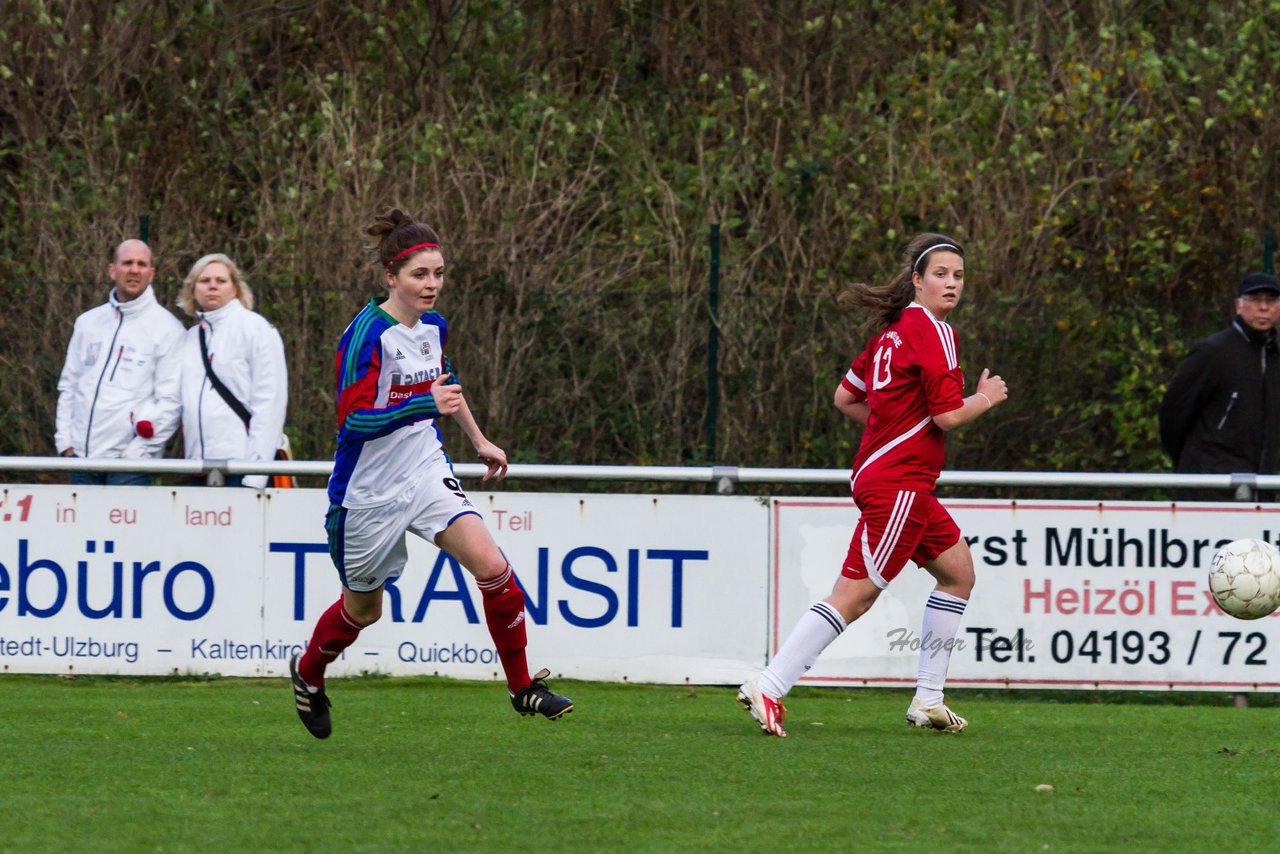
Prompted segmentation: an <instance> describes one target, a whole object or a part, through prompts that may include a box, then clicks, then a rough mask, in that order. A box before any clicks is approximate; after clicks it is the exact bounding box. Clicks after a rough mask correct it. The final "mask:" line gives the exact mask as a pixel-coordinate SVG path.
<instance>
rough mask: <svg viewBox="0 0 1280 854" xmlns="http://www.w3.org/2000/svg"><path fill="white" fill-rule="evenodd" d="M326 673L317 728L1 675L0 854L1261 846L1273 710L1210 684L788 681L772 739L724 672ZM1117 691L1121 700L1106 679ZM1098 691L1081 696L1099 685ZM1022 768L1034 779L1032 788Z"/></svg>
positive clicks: (109, 688) (212, 706) (252, 702)
mask: <svg viewBox="0 0 1280 854" xmlns="http://www.w3.org/2000/svg"><path fill="white" fill-rule="evenodd" d="M552 684H553V686H554V687H556V688H558V689H561V690H563V691H565V693H568V694H569V695H570V696H572V697H573V698H574V700H575V701H576V703H577V709H576V710H575V712H574V713H573V714H572V715H570V716H569V717H568V718H566V719H565V720H562V721H557V722H548V721H545V720H543V719H541V718H538V719H534V718H521V717H518V716H517V715H515V713H514V712H512V711H511V708H510V706H509V705H508V704H507V700H506V693H505V691H504V686H501V685H500V684H497V683H476V682H457V681H450V680H445V679H438V678H397V679H388V678H382V679H378V678H365V679H349V680H333V681H332V682H331V684H330V693H331V695H332V697H333V700H334V710H333V712H334V727H335V731H334V735H333V737H332V738H331V739H329V740H328V741H325V742H319V741H316V740H314V739H312V738H311V737H310V736H309V735H308V734H307V733H306V732H305V730H303V728H302V726H301V725H300V724H299V723H298V721H297V719H296V717H295V716H294V713H293V708H292V700H291V696H290V691H289V688H288V686H287V685H286V684H285V682H283V681H282V680H274V679H262V680H258V679H243V680H241V679H215V680H211V681H202V680H142V681H135V680H118V679H95V678H83V677H82V678H79V679H74V680H62V679H58V678H54V677H32V676H13V675H9V676H4V677H0V709H2V710H3V712H2V714H3V718H2V721H0V761H2V763H3V764H2V766H0V805H2V806H0V815H3V820H2V821H0V826H2V829H0V850H4V851H22V852H28V851H55V850H56V851H65V850H73V851H78V850H104V851H108V850H114V851H197V850H200V851H256V850H287V851H342V850H352V849H355V850H368V851H387V850H404V851H409V850H412V851H423V850H432V851H516V850H526V851H532V852H539V851H545V850H569V851H618V850H623V849H627V850H642V851H656V850H676V849H703V850H735V851H742V850H746V851H757V850H766V849H772V850H775V851H778V850H783V851H788V850H798V851H805V850H832V851H835V850H842V851H847V850H850V849H853V850H859V849H868V848H870V849H903V850H905V849H908V848H911V849H921V848H925V849H931V848H937V849H948V848H951V849H954V848H960V849H967V850H984V851H985V850H1009V851H1033V850H1034V851H1043V850H1051V851H1061V850H1078V851H1096V850H1101V849H1112V850H1121V849H1137V850H1170V851H1173V850H1200V851H1203V850H1210V849H1213V848H1221V849H1223V850H1228V849H1229V850H1249V849H1254V850H1264V849H1267V848H1270V847H1271V846H1272V845H1274V843H1275V839H1276V800H1275V799H1276V791H1277V782H1278V781H1280V726H1278V724H1280V708H1277V706H1276V703H1275V702H1274V698H1273V697H1265V698H1263V697H1255V700H1261V701H1263V702H1264V703H1265V706H1264V707H1257V706H1254V707H1251V708H1245V709H1237V708H1232V707H1231V706H1230V703H1229V698H1226V697H1222V696H1217V697H1205V696H1200V697H1188V696H1185V695H1161V696H1159V697H1154V696H1152V695H1142V696H1134V695H1130V696H1119V697H1118V700H1119V701H1118V702H1110V703H1099V702H1093V701H1090V699H1089V698H1088V697H1085V696H1082V695H1073V696H1067V697H1064V696H1063V695H1061V694H1055V695H1037V694H1034V693H1031V692H1024V693H1022V694H1021V695H1018V696H1011V695H1009V694H1001V693H995V694H992V693H985V694H980V693H973V692H970V693H964V692H953V693H952V694H951V695H949V699H950V700H951V702H952V705H953V706H955V708H956V709H957V710H958V711H959V712H960V713H961V714H963V715H966V716H967V717H968V718H969V720H970V722H971V724H970V728H969V730H968V731H967V732H965V733H963V734H961V735H958V736H957V735H944V734H940V733H933V732H922V731H915V730H912V729H911V728H909V727H908V726H907V725H906V724H905V723H904V722H903V719H902V715H903V712H904V711H905V709H906V705H907V702H908V700H909V694H908V692H906V691H872V690H839V689H815V688H805V689H799V690H797V691H796V692H793V694H792V696H791V697H790V698H789V700H788V706H789V715H788V721H787V724H788V727H789V730H790V732H791V736H790V737H789V738H786V739H772V738H764V737H762V736H760V735H759V734H758V731H757V730H756V729H755V726H754V723H753V722H752V721H751V720H750V719H749V718H748V716H747V715H746V714H745V713H744V712H743V711H742V710H741V708H740V707H739V706H738V705H737V704H736V703H735V702H734V693H733V691H732V690H731V689H729V688H719V687H674V686H653V685H613V684H598V683H582V682H577V683H574V682H565V681H555V682H553V683H552ZM1113 696H1115V695H1113ZM1095 699H1096V698H1095ZM1039 784H1048V785H1051V786H1053V787H1054V789H1053V791H1037V790H1036V787H1037V785H1039Z"/></svg>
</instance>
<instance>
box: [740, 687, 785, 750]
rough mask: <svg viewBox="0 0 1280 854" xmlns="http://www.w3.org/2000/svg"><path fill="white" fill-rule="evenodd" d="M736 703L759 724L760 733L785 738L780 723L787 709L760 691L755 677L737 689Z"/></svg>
mask: <svg viewBox="0 0 1280 854" xmlns="http://www.w3.org/2000/svg"><path fill="white" fill-rule="evenodd" d="M738 702H739V703H741V704H742V705H743V706H744V707H745V708H746V710H747V712H749V713H750V715H751V717H753V718H755V719H756V723H758V724H760V732H762V733H764V734H765V735H776V736H778V737H779V738H786V737H787V731H786V730H785V729H783V728H782V722H783V720H785V719H786V717H787V708H786V706H784V705H782V703H781V702H779V701H778V700H775V699H774V698H772V697H770V696H769V695H768V694H766V693H764V692H763V691H761V690H760V685H759V683H758V682H757V681H756V677H754V676H752V677H751V678H750V679H748V680H747V681H746V682H743V683H742V687H741V688H739V689H738Z"/></svg>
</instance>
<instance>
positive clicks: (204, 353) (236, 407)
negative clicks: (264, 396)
mask: <svg viewBox="0 0 1280 854" xmlns="http://www.w3.org/2000/svg"><path fill="white" fill-rule="evenodd" d="M200 361H202V362H204V372H205V375H206V376H208V377H209V384H210V385H212V386H213V390H214V391H216V392H217V393H218V396H219V397H221V398H222V399H223V400H224V401H226V403H227V406H230V407H231V411H232V412H234V413H235V414H236V415H239V416H240V420H241V421H243V422H244V430H245V432H246V433H248V432H249V419H250V418H252V417H253V416H252V415H251V414H250V413H249V408H248V407H247V406H245V405H244V404H243V403H241V402H240V401H239V400H238V399H237V398H236V396H235V395H234V394H232V393H231V389H229V388H227V387H226V385H225V384H223V382H222V380H220V379H218V375H217V374H215V373H214V372H213V363H212V360H211V359H210V358H209V345H208V344H207V343H205V340H204V323H203V322H201V324H200Z"/></svg>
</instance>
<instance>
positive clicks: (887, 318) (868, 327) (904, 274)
mask: <svg viewBox="0 0 1280 854" xmlns="http://www.w3.org/2000/svg"><path fill="white" fill-rule="evenodd" d="M942 248H946V249H947V250H948V251H950V252H955V253H956V254H957V255H959V256H960V257H961V258H963V257H964V249H963V248H962V247H961V246H960V244H959V243H957V242H956V241H955V240H953V239H952V238H950V237H948V236H947V235H945V234H934V233H929V232H926V233H924V234H917V235H916V236H915V237H913V238H911V242H910V243H908V244H907V248H906V250H904V251H903V253H902V267H901V269H899V270H898V273H897V275H895V276H894V277H893V278H892V279H890V280H889V281H887V282H885V283H884V284H883V285H868V284H866V283H864V282H858V283H856V284H853V285H850V286H849V287H847V288H845V289H844V291H842V292H841V293H840V295H839V296H838V297H836V304H837V305H839V306H840V307H841V308H850V309H853V310H855V311H858V312H861V313H865V315H866V319H865V320H863V321H862V323H861V324H860V325H859V327H858V330H859V331H860V332H861V333H863V334H864V335H874V334H877V333H880V332H883V331H884V330H885V329H886V328H887V327H888V326H889V325H890V324H892V323H893V322H894V321H896V320H897V319H898V318H899V317H901V316H902V310H903V309H904V308H906V307H907V306H908V305H910V304H911V301H912V300H913V299H915V298H916V288H915V283H914V281H913V280H912V278H911V274H912V273H914V272H916V271H917V269H918V268H919V265H920V262H921V261H923V260H924V258H925V256H926V255H928V254H929V253H930V252H932V251H933V250H935V249H942Z"/></svg>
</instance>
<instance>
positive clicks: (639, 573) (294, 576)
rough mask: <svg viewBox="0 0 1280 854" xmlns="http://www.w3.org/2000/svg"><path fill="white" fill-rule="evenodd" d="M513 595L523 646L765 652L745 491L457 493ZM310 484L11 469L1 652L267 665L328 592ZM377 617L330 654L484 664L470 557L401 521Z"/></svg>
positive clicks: (483, 673) (701, 657) (758, 561)
mask: <svg viewBox="0 0 1280 854" xmlns="http://www.w3.org/2000/svg"><path fill="white" fill-rule="evenodd" d="M471 497H472V500H473V501H474V502H475V503H476V505H477V506H478V507H479V508H480V509H481V511H482V512H483V513H484V515H485V517H486V520H487V523H488V525H489V528H490V530H491V531H492V532H493V534H494V538H495V539H496V540H497V542H498V545H499V546H500V547H501V548H502V549H503V551H504V552H505V553H506V555H507V557H508V558H509V559H510V560H511V563H512V565H513V566H514V567H515V569H516V572H517V575H518V576H519V578H520V581H521V584H522V586H523V587H524V588H525V590H526V593H527V600H528V609H527V610H528V617H529V664H530V667H531V669H537V668H539V667H542V666H547V667H549V668H550V669H551V670H552V671H553V672H555V673H557V674H563V675H565V676H570V677H576V678H584V679H602V680H624V679H629V680H635V681H649V682H685V681H689V682H699V683H716V682H733V681H737V680H739V679H741V678H742V676H743V674H744V673H746V672H749V671H750V670H752V669H754V668H758V667H759V666H760V665H761V663H762V662H763V659H764V651H765V634H764V626H765V624H766V612H765V609H766V607H767V603H768V598H769V597H768V591H767V589H766V584H767V578H768V562H767V555H768V551H769V549H768V544H769V531H768V513H767V511H766V510H765V509H764V508H763V507H761V505H760V504H759V502H758V501H757V500H755V499H752V498H745V497H742V498H725V497H714V498H707V497H701V496H661V497H654V496H622V495H540V494H527V493H503V494H496V493H495V494H484V493H476V494H473V495H472V496H471ZM326 509H327V500H326V497H325V494H324V492H323V491H322V490H303V489H297V490H269V491H266V492H261V493H260V492H257V491H255V490H249V489H239V488H222V489H212V488H191V487H183V488H165V487H75V488H73V487H70V486H30V487H21V486H19V487H10V488H8V489H6V490H5V491H4V493H3V502H2V503H0V672H23V673H66V672H74V673H104V674H139V675H141V674H168V673H219V674H222V675H226V676H254V675H262V676H279V675H282V674H284V673H287V670H288V660H289V657H290V655H291V654H292V653H293V652H294V651H296V650H299V649H301V648H302V645H303V644H305V642H306V640H307V637H308V636H309V634H310V631H311V627H312V626H313V625H314V623H315V621H316V618H317V617H318V616H319V615H320V614H321V613H322V612H323V610H324V609H325V608H327V607H328V606H329V605H330V604H332V602H333V601H334V600H335V599H336V598H337V597H338V594H339V591H340V585H339V581H338V575H337V573H336V571H335V570H334V568H333V564H332V562H331V560H330V558H329V554H328V548H327V544H326V542H325V537H324V527H323V520H324V514H325V510H326ZM408 542H409V563H408V566H407V567H406V569H405V572H404V574H403V576H402V577H401V578H400V579H398V580H397V581H396V582H395V583H394V584H391V585H389V586H388V590H387V595H386V598H385V600H384V605H385V606H384V611H383V618H382V620H381V621H379V622H378V623H377V624H375V625H374V626H372V627H370V628H369V629H367V630H365V631H364V632H363V633H362V634H361V637H360V639H359V641H358V642H357V643H356V644H355V645H354V646H352V647H351V648H350V649H349V650H348V651H347V652H346V653H345V655H344V657H343V658H342V659H341V660H340V661H339V662H337V663H336V664H335V665H334V667H333V669H332V670H331V672H332V673H334V674H335V675H339V674H355V673H360V672H366V671H367V672H379V673H395V674H414V673H439V674H442V675H448V676H456V677H468V678H490V677H496V676H497V675H498V674H499V673H500V669H501V668H500V665H499V663H498V661H497V655H496V652H495V651H494V649H493V646H492V644H491V642H490V639H489V635H488V631H487V629H486V627H485V624H484V614H483V609H482V606H481V602H480V597H479V594H478V592H477V590H476V587H475V583H474V581H473V580H471V578H470V575H469V574H468V573H466V572H465V570H463V569H462V568H461V567H460V566H459V565H458V564H457V562H456V561H454V560H453V559H452V558H451V557H449V556H448V555H446V554H444V553H442V552H440V551H438V550H437V549H435V548H434V547H433V546H431V545H429V544H427V543H425V542H423V541H422V540H420V539H419V538H417V537H415V536H412V535H410V536H409V537H408Z"/></svg>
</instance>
